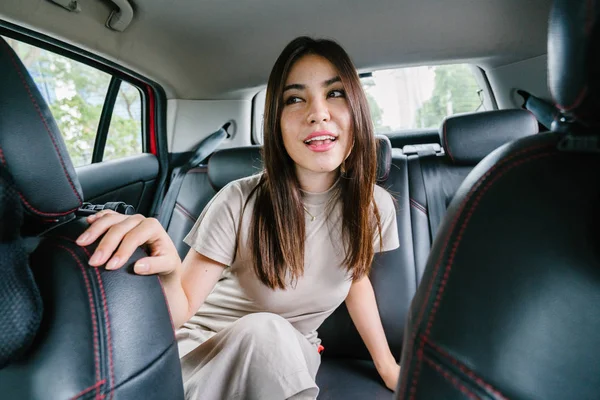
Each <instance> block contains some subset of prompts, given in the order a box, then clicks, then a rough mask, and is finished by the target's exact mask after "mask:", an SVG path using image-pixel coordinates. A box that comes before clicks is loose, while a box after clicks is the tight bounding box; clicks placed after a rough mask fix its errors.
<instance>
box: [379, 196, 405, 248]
mask: <svg viewBox="0 0 600 400" xmlns="http://www.w3.org/2000/svg"><path fill="white" fill-rule="evenodd" d="M373 197H374V199H375V203H376V204H377V208H378V210H379V217H380V219H381V238H382V245H383V246H382V249H381V251H390V250H394V249H397V248H398V247H400V242H399V239H398V224H397V222H396V203H395V202H394V199H393V198H392V195H391V194H389V193H388V192H387V191H386V190H385V189H383V188H381V187H379V186H375V190H374V193H373ZM373 249H374V251H375V252H376V253H377V252H379V251H380V247H379V231H378V230H375V235H374V237H373Z"/></svg>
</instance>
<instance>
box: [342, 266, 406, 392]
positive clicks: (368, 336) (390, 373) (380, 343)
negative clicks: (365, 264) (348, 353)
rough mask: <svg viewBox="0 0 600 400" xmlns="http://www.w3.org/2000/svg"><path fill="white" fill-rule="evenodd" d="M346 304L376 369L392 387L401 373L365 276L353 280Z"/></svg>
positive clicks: (371, 289) (387, 384)
mask: <svg viewBox="0 0 600 400" xmlns="http://www.w3.org/2000/svg"><path fill="white" fill-rule="evenodd" d="M346 307H347V308H348V312H349V313H350V318H352V322H354V326H356V329H357V330H358V333H359V334H360V337H361V338H362V340H363V342H364V343H365V345H366V346H367V349H368V350H369V353H370V354H371V357H372V358H373V362H374V363H375V367H376V368H377V372H379V375H380V376H381V378H382V379H383V381H384V382H385V385H386V386H387V387H388V388H389V389H390V390H395V389H396V384H397V382H398V377H399V375H400V366H399V365H398V364H397V363H396V360H395V359H394V356H393V355H392V352H391V351H390V347H389V345H388V342H387V339H386V338H385V333H384V331H383V326H382V325H381V318H380V317H379V311H378V309H377V302H376V301H375V293H374V292H373V286H372V285H371V281H370V280H369V278H368V277H364V278H362V279H360V280H358V281H356V282H354V283H352V286H351V287H350V292H349V293H348V297H346Z"/></svg>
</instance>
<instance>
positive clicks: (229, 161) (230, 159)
mask: <svg viewBox="0 0 600 400" xmlns="http://www.w3.org/2000/svg"><path fill="white" fill-rule="evenodd" d="M378 139H379V145H378V151H379V153H378V168H377V169H378V173H377V176H378V184H379V185H381V186H382V187H384V188H386V189H388V190H389V191H390V193H391V194H392V195H393V196H394V198H395V199H396V201H397V203H398V204H397V222H398V230H399V239H400V248H399V249H398V250H395V251H391V252H386V253H381V254H376V256H375V259H374V265H373V270H372V273H371V280H372V283H373V287H374V290H375V296H376V298H377V301H378V305H379V310H380V314H381V318H382V321H383V326H384V329H385V332H386V336H387V338H388V341H389V343H390V346H391V348H392V351H393V353H394V355H395V356H396V358H397V359H398V360H399V358H400V352H401V347H402V335H403V332H404V320H405V319H406V315H407V312H408V307H409V305H410V301H411V299H412V297H413V295H414V293H415V290H416V285H417V283H416V282H417V280H418V277H417V276H416V274H417V271H416V270H415V266H414V255H413V252H412V236H411V231H410V215H409V206H408V172H407V158H406V157H405V156H404V155H402V154H396V156H394V157H392V148H391V143H390V142H389V139H387V138H386V137H384V136H379V137H378ZM261 169H262V161H261V155H260V147H259V146H248V147H239V148H232V149H224V150H219V151H216V152H215V153H214V154H213V155H212V156H211V158H210V159H209V161H208V165H207V166H206V167H200V168H197V169H196V170H192V171H190V172H191V173H188V175H187V176H186V178H185V180H184V185H183V187H182V190H181V191H180V193H179V196H178V199H177V203H178V204H184V205H186V208H188V210H186V212H185V213H184V212H182V211H181V210H178V208H180V206H176V209H175V212H174V213H173V219H172V222H171V224H170V225H169V235H170V236H171V237H172V238H173V239H174V240H175V242H176V245H177V246H178V248H179V252H180V254H185V253H187V251H188V247H187V245H185V243H183V242H182V241H181V239H183V237H184V236H185V234H187V232H188V231H189V230H190V228H191V226H192V225H193V223H194V222H195V220H196V219H197V217H198V215H199V214H200V213H201V212H202V209H203V208H204V206H205V205H206V203H208V201H210V198H211V197H212V195H213V194H214V193H215V191H218V190H220V189H221V188H222V187H224V186H225V185H227V184H228V183H229V182H231V181H233V180H235V179H239V178H243V177H245V176H249V175H251V174H253V173H256V172H258V171H260V170H261ZM208 185H210V187H209V186H208ZM186 214H187V215H186ZM178 239H179V240H178ZM319 336H320V337H321V339H322V342H323V346H324V347H325V351H324V352H323V354H322V355H323V357H322V363H321V367H320V369H319V373H318V375H317V384H318V385H319V387H320V394H319V399H336V400H339V399H361V400H362V399H366V398H368V399H389V398H390V397H391V396H392V393H391V392H390V391H389V390H388V389H387V388H386V387H385V386H384V384H383V381H381V380H380V378H379V375H378V374H377V371H376V370H375V367H374V365H373V363H372V362H371V361H370V357H369V354H368V352H367V349H366V347H365V346H364V344H363V343H362V340H361V339H360V336H359V335H358V333H357V331H356V329H355V328H354V325H353V323H352V321H351V319H350V317H349V315H348V311H347V310H346V307H345V306H344V305H342V306H341V307H340V308H339V309H338V310H336V311H335V312H334V313H333V314H332V315H331V316H330V317H329V318H328V319H327V320H326V321H325V322H324V323H323V325H322V326H321V327H320V329H319Z"/></svg>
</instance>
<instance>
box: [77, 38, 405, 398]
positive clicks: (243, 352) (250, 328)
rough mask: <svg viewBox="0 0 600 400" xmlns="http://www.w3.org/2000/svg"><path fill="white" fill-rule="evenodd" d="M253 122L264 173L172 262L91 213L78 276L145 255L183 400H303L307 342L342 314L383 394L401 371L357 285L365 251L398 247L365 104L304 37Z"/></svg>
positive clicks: (152, 226) (138, 232) (236, 190)
mask: <svg viewBox="0 0 600 400" xmlns="http://www.w3.org/2000/svg"><path fill="white" fill-rule="evenodd" d="M264 118H265V120H264V149H263V152H264V154H263V160H264V165H265V169H264V171H263V172H262V173H261V174H258V175H254V176H251V177H248V178H244V179H240V180H238V181H234V182H232V183H230V184H229V185H227V186H226V187H224V188H223V189H222V190H221V191H220V192H219V193H218V194H217V195H216V196H215V197H214V198H213V200H212V201H211V202H210V203H209V204H208V205H207V207H206V208H205V209H204V211H203V212H202V214H201V215H200V217H199V218H198V221H197V222H196V224H195V225H194V227H193V229H192V230H191V232H190V233H189V234H188V236H187V237H186V238H185V242H186V243H187V244H189V245H190V247H191V249H190V251H189V253H188V254H187V256H186V258H185V259H184V261H183V262H181V260H180V259H179V257H178V256H177V251H176V250H175V246H174V244H173V243H172V241H171V240H170V239H169V237H168V235H167V233H166V232H165V231H164V230H163V229H162V227H161V226H160V224H158V222H157V221H156V220H155V219H152V218H144V217H143V216H140V215H135V216H125V215H120V214H117V213H114V212H110V211H102V212H99V213H98V214H96V215H93V216H91V217H89V222H90V223H91V226H90V228H89V229H88V230H87V231H86V232H85V233H84V234H83V235H82V236H81V238H80V239H79V241H78V243H79V244H80V245H86V244H89V243H91V242H93V241H95V240H96V239H97V238H99V237H100V236H101V235H103V234H104V237H103V238H102V240H101V241H100V243H99V245H98V248H97V250H96V252H95V253H94V254H93V256H92V258H91V260H90V265H92V266H101V265H104V264H105V263H106V268H107V269H116V268H119V267H121V266H122V265H123V264H124V263H125V262H126V260H128V259H129V257H130V255H131V254H132V253H133V251H134V249H135V248H136V247H138V246H140V245H142V244H146V245H147V247H148V248H149V250H150V257H146V258H143V259H140V260H138V261H137V262H136V264H135V266H134V271H135V272H136V273H138V274H141V275H147V274H159V276H160V279H161V281H162V283H163V285H164V288H165V293H166V297H167V301H168V303H169V308H170V311H171V315H172V318H173V321H174V324H175V326H176V327H181V329H179V330H178V332H177V338H178V343H179V350H180V357H181V365H182V371H183V378H184V384H185V391H186V397H187V398H194V399H221V398H223V399H225V398H226V399H235V398H251V399H291V398H293V399H314V398H315V397H316V396H317V394H318V388H317V386H316V384H315V376H316V373H317V369H318V367H319V364H320V355H319V351H318V349H319V346H320V340H319V339H318V337H317V328H318V327H319V326H320V325H321V323H322V322H323V321H324V320H325V318H327V316H329V315H330V314H331V313H332V312H333V311H334V310H335V309H336V308H337V307H338V306H339V305H340V304H341V303H342V302H343V301H345V302H346V305H347V308H348V311H349V313H350V316H351V318H352V320H353V321H354V324H355V325H356V327H357V330H358V332H359V333H360V335H361V337H362V338H363V340H364V342H365V344H366V346H367V348H368V350H369V352H370V354H371V356H372V358H373V360H374V363H375V365H376V367H377V370H378V372H379V374H380V375H381V377H382V379H383V380H384V382H385V384H386V386H387V387H388V388H390V389H392V390H393V389H394V388H395V386H396V382H397V379H398V375H399V369H400V367H399V366H398V365H397V363H396V361H395V359H394V357H393V355H392V354H391V351H390V349H389V346H388V344H387V341H386V338H385V335H384V332H383V328H382V325H381V320H380V318H379V313H378V310H377V305H376V302H375V297H374V295H373V288H372V286H371V283H370V281H369V278H368V272H369V269H370V266H371V262H372V259H373V253H374V252H375V251H388V250H392V249H394V248H396V247H398V234H397V228H396V215H395V209H394V202H393V199H392V198H391V196H390V195H389V194H388V193H387V192H386V191H385V190H383V189H381V188H380V187H378V186H376V185H375V175H376V143H375V138H374V135H373V128H372V122H371V119H370V114H369V109H368V104H367V101H366V97H365V94H364V92H363V90H362V87H361V85H360V81H359V78H358V75H357V73H356V70H355V68H354V66H353V64H352V62H351V61H350V58H349V57H348V55H347V54H346V53H345V51H344V50H343V49H342V48H341V47H340V46H339V45H338V44H336V43H335V42H332V41H328V40H313V39H310V38H306V37H301V38H297V39H295V40H294V41H292V42H291V43H290V44H288V46H287V47H286V48H285V49H284V50H283V52H282V54H281V55H280V56H279V58H278V59H277V61H276V63H275V66H274V67H273V70H272V72H271V75H270V77H269V82H268V86H267V96H266V107H265V117H264ZM117 247H118V248H117ZM115 250H116V251H115ZM113 252H114V254H113Z"/></svg>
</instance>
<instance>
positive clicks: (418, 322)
mask: <svg viewBox="0 0 600 400" xmlns="http://www.w3.org/2000/svg"><path fill="white" fill-rule="evenodd" d="M550 148H553V146H552V145H549V144H547V143H544V144H541V145H540V144H538V145H535V146H532V147H530V148H526V149H523V150H520V151H518V152H516V153H515V154H513V155H511V156H509V157H507V158H505V159H503V160H500V161H499V162H498V163H497V164H495V165H494V166H492V168H490V170H488V171H487V172H486V173H485V174H484V175H483V176H482V177H480V178H479V179H478V180H477V182H476V183H475V184H473V186H472V187H471V190H470V191H469V193H468V194H467V195H466V196H465V199H464V200H463V202H462V204H461V205H460V209H459V211H458V212H457V213H456V216H455V217H454V220H453V221H452V225H451V227H450V229H449V230H448V231H447V233H446V237H445V238H444V246H443V247H442V248H443V249H446V248H448V244H449V242H450V238H451V237H452V233H453V231H454V227H455V226H456V224H457V223H458V220H459V219H460V218H461V216H462V215H463V212H464V210H465V207H466V204H467V203H468V202H469V201H470V200H471V197H472V196H473V194H474V193H475V191H476V190H477V188H478V187H479V186H480V185H481V184H482V183H483V182H484V181H485V180H486V179H488V178H489V177H490V176H491V174H492V173H494V172H495V170H496V169H498V168H501V167H503V166H504V165H505V164H508V163H510V162H511V160H512V159H514V158H517V157H520V156H521V155H524V154H527V153H530V152H532V151H536V150H541V149H550ZM443 259H444V251H442V252H440V255H439V257H438V259H437V261H436V263H435V267H434V271H433V274H432V277H431V279H430V282H429V286H428V288H427V291H426V293H425V297H424V299H423V302H422V305H421V309H420V311H419V314H418V316H417V320H416V322H415V325H414V326H415V327H416V328H415V331H414V332H413V333H412V335H411V337H410V338H409V341H410V344H409V346H408V349H407V351H408V354H407V358H406V359H407V360H411V358H412V356H413V354H412V351H413V346H414V343H415V341H416V339H417V334H418V331H419V326H420V325H421V321H422V320H423V317H424V313H425V309H426V308H427V304H428V303H429V300H430V295H431V292H432V290H433V286H434V284H435V282H436V281H437V279H438V274H439V271H440V265H441V262H442V260H443ZM422 357H423V348H422V343H421V346H420V348H419V350H418V351H417V363H416V366H415V372H414V374H415V375H414V377H413V379H412V383H411V387H410V389H409V390H410V391H411V392H412V393H411V395H410V398H411V399H412V398H414V388H415V387H416V383H417V382H418V378H419V369H420V360H422ZM408 373H409V368H403V369H402V376H403V377H404V378H405V379H402V384H401V387H400V392H401V393H403V392H404V390H405V389H406V385H407V378H408Z"/></svg>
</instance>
